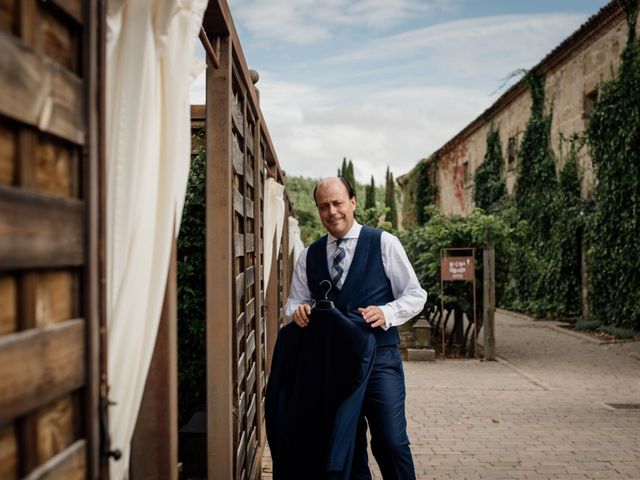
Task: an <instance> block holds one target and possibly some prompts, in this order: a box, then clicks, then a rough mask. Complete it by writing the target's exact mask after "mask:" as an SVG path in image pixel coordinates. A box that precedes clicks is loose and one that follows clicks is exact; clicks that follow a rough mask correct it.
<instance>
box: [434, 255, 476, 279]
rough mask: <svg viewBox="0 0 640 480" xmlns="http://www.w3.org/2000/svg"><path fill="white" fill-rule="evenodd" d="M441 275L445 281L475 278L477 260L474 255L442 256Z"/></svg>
mask: <svg viewBox="0 0 640 480" xmlns="http://www.w3.org/2000/svg"><path fill="white" fill-rule="evenodd" d="M440 276H441V277H442V280H444V281H445V282H452V281H456V280H474V279H475V276H476V262H475V259H474V258H473V257H442V258H441V262H440Z"/></svg>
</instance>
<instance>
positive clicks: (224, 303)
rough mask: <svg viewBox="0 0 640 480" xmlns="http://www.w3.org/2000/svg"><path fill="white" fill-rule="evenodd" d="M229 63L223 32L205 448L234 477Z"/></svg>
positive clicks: (211, 208)
mask: <svg viewBox="0 0 640 480" xmlns="http://www.w3.org/2000/svg"><path fill="white" fill-rule="evenodd" d="M209 66H210V67H212V65H211V62H209ZM231 68H232V58H231V41H230V39H229V38H228V37H226V38H223V39H222V40H221V42H220V68H218V69H214V68H207V119H206V122H207V197H206V212H207V213H206V222H207V226H206V229H207V239H206V258H207V266H206V268H207V286H206V297H207V307H206V308H207V451H208V474H209V478H210V479H211V480H217V479H220V480H228V479H230V478H235V475H234V458H235V455H234V435H233V375H232V359H233V347H232V338H233V322H232V318H233V299H232V294H233V281H234V279H233V270H232V269H233V249H232V241H233V232H232V211H233V200H232V193H231V189H232V182H231V179H232V174H233V172H232V166H231V155H232V140H231V104H232V99H233V94H232V91H231V74H232V73H231Z"/></svg>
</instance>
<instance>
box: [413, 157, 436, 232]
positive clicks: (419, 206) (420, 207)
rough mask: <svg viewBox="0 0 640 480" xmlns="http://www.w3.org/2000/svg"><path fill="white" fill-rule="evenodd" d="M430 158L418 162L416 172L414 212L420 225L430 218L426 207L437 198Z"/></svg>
mask: <svg viewBox="0 0 640 480" xmlns="http://www.w3.org/2000/svg"><path fill="white" fill-rule="evenodd" d="M427 162H428V160H427V159H425V160H422V161H421V162H420V163H419V164H418V171H417V173H416V176H417V178H416V197H415V204H414V213H415V216H416V223H417V224H418V225H425V224H426V223H427V222H428V221H429V218H428V217H427V213H426V212H425V208H426V207H427V206H428V205H433V204H434V200H435V195H436V193H435V187H434V186H433V185H432V184H431V179H430V178H429V166H428V165H427Z"/></svg>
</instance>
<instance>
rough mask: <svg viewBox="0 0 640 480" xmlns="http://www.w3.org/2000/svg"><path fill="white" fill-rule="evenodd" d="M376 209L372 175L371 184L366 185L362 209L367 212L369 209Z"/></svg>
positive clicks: (374, 185) (374, 186)
mask: <svg viewBox="0 0 640 480" xmlns="http://www.w3.org/2000/svg"><path fill="white" fill-rule="evenodd" d="M375 207H376V183H375V181H374V180H373V175H371V183H370V184H369V185H367V188H366V195H365V200H364V209H365V210H368V209H369V208H375Z"/></svg>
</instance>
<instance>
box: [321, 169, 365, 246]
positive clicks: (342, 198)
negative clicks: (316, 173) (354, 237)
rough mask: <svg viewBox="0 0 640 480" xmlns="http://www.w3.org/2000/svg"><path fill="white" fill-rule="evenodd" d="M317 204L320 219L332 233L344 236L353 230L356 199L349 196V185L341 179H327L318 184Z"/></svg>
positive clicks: (335, 235)
mask: <svg viewBox="0 0 640 480" xmlns="http://www.w3.org/2000/svg"><path fill="white" fill-rule="evenodd" d="M316 205H317V207H318V213H319V214H320V220H322V224H323V225H324V228H326V229H327V231H328V232H329V233H330V234H331V235H333V236H334V237H336V238H342V237H343V236H344V235H346V234H347V232H349V230H351V227H352V226H353V222H354V212H355V211H356V199H355V197H353V198H349V192H348V191H347V187H345V186H344V184H343V183H342V182H341V181H340V180H338V179H332V180H326V181H324V182H322V183H320V184H319V185H318V189H317V190H316Z"/></svg>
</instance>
